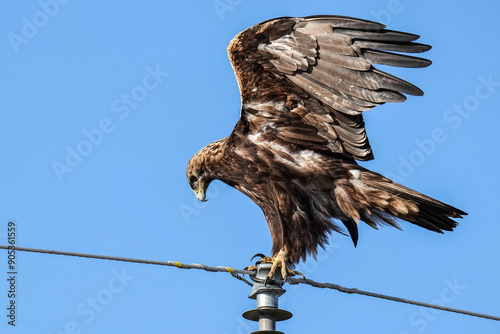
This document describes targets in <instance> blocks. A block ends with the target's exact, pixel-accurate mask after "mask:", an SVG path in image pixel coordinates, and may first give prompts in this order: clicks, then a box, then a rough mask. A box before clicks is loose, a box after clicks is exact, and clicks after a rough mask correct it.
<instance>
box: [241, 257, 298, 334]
mask: <svg viewBox="0 0 500 334" xmlns="http://www.w3.org/2000/svg"><path fill="white" fill-rule="evenodd" d="M271 266H272V265H271V264H270V263H258V264H257V273H256V274H255V279H253V278H252V279H253V280H254V284H253V287H252V291H251V292H250V295H249V296H248V298H250V299H256V300H257V308H256V309H254V310H250V311H246V312H244V313H243V318H245V319H247V320H251V321H258V322H259V330H258V331H255V332H252V333H250V334H284V333H283V332H279V331H277V330H276V321H283V320H288V319H290V318H291V317H292V313H290V312H288V311H285V310H280V309H279V308H278V299H279V297H280V296H281V295H282V294H284V293H285V292H286V290H285V289H283V288H282V286H283V284H282V283H279V282H276V281H274V280H273V281H269V282H267V284H266V285H264V281H265V279H266V277H267V274H269V270H270V269H271ZM279 275H280V274H279V273H278V271H276V275H275V276H277V277H276V278H278V279H280V278H281V277H280V276H279Z"/></svg>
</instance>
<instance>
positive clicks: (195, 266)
mask: <svg viewBox="0 0 500 334" xmlns="http://www.w3.org/2000/svg"><path fill="white" fill-rule="evenodd" d="M0 249H9V246H4V245H0ZM15 250H16V251H23V252H32V253H42V254H52V255H66V256H76V257H86V258H89V259H100V260H110V261H121V262H131V263H143V264H154V265H158V266H169V267H177V268H180V269H201V270H205V271H210V272H226V273H230V274H231V275H232V276H233V277H235V278H237V279H239V280H240V281H243V282H245V283H247V284H248V285H250V286H251V285H253V284H252V283H251V282H249V281H248V280H246V279H245V278H243V277H241V276H239V274H242V275H252V274H253V271H248V270H238V269H233V268H231V267H222V266H219V267H211V266H207V265H204V264H197V263H190V264H183V263H180V262H177V261H153V260H141V259H131V258H126V257H118V256H108V255H95V254H86V253H74V252H64V251H55V250H49V249H38V248H28V247H17V246H16V247H15Z"/></svg>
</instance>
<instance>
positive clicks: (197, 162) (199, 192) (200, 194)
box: [186, 151, 212, 202]
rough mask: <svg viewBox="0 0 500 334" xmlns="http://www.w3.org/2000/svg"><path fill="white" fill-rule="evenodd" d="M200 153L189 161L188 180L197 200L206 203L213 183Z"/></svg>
mask: <svg viewBox="0 0 500 334" xmlns="http://www.w3.org/2000/svg"><path fill="white" fill-rule="evenodd" d="M200 153H201V151H200V152H198V153H197V154H196V155H194V156H193V157H192V158H191V160H189V162H188V165H187V169H186V175H187V178H188V182H189V186H190V187H191V190H193V191H194V193H195V195H196V198H198V199H199V200H200V201H202V202H205V201H206V198H205V197H206V194H207V189H208V186H209V184H210V182H211V181H212V179H211V177H210V172H209V171H208V170H207V168H206V166H205V163H204V162H203V160H204V159H202V157H201V156H200Z"/></svg>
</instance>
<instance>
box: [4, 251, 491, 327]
mask: <svg viewBox="0 0 500 334" xmlns="http://www.w3.org/2000/svg"><path fill="white" fill-rule="evenodd" d="M0 249H9V246H4V245H0ZM15 250H16V251H23V252H33V253H43V254H53V255H66V256H76V257H85V258H91V259H101V260H110V261H122V262H131V263H143V264H154V265H159V266H169V267H177V268H180V269H201V270H205V271H210V272H226V273H230V274H231V275H232V276H233V277H235V278H236V279H238V280H240V281H243V282H245V283H246V284H248V285H250V286H252V285H253V284H252V283H251V282H249V281H248V280H246V279H245V278H243V277H241V276H240V275H249V276H250V277H252V276H253V275H254V274H255V272H254V271H248V270H239V269H233V268H231V267H224V266H218V267H212V266H207V265H204V264H197V263H190V264H183V263H180V262H177V261H153V260H141V259H132V258H125V257H117V256H107V255H95V254H86V253H74V252H64V251H55V250H47V249H37V248H27V247H17V246H16V247H15ZM286 282H287V283H289V284H292V285H297V284H307V285H310V286H313V287H316V288H322V289H333V290H337V291H339V292H343V293H348V294H358V295H364V296H369V297H374V298H380V299H386V300H392V301H395V302H398V303H405V304H411V305H417V306H423V307H428V308H434V309H437V310H442V311H447V312H454V313H459V314H465V315H470V316H473V317H479V318H484V319H490V320H495V321H500V317H497V316H493V315H488V314H482V313H477V312H470V311H465V310H460V309H456V308H451V307H446V306H440V305H434V304H429V303H424V302H419V301H415V300H410V299H404V298H399V297H394V296H389V295H384V294H380V293H375V292H369V291H363V290H358V289H355V288H346V287H343V286H340V285H338V284H333V283H319V282H316V281H313V280H310V279H306V278H287V280H286Z"/></svg>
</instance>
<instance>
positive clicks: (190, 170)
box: [187, 16, 466, 263]
mask: <svg viewBox="0 0 500 334" xmlns="http://www.w3.org/2000/svg"><path fill="white" fill-rule="evenodd" d="M418 38H419V36H417V35H414V34H408V33H403V32H398V31H392V30H387V29H385V26H384V25H382V24H379V23H376V22H371V21H366V20H361V19H355V18H349V17H342V16H310V17H303V18H288V17H285V18H277V19H273V20H269V21H266V22H263V23H260V24H257V25H255V26H253V27H251V28H249V29H247V30H244V31H243V32H241V33H239V34H238V35H237V36H236V37H235V38H234V39H233V40H232V41H231V42H230V43H229V46H228V55H229V59H230V60H231V64H232V66H233V70H234V72H235V74H236V77H237V80H238V85H239V89H240V94H241V102H242V106H241V116H240V119H239V121H238V123H237V124H236V126H235V128H234V130H233V132H232V133H231V134H230V135H229V136H228V137H227V138H224V139H221V140H218V141H215V142H213V143H211V144H209V145H208V146H206V147H205V148H203V149H201V150H200V151H199V152H198V153H197V154H196V155H194V156H193V157H192V158H191V160H190V161H189V163H188V166H187V177H188V180H189V183H190V186H191V188H192V189H193V191H194V192H195V194H196V196H197V197H198V199H200V200H202V201H204V200H205V194H206V190H207V188H208V186H209V184H210V182H211V181H212V180H215V179H218V180H221V181H222V182H225V183H227V184H228V185H230V186H232V187H234V188H236V189H238V190H239V191H241V192H242V193H244V194H245V195H247V196H248V197H250V198H251V199H252V200H253V201H254V202H255V203H256V204H257V205H258V206H259V207H260V208H261V209H262V211H263V212H264V215H265V217H266V220H267V224H268V226H269V229H270V230H271V235H272V240H273V246H272V253H273V257H280V258H281V259H282V260H285V261H289V262H292V263H297V262H299V261H300V260H305V259H306V257H307V256H308V255H313V256H314V255H316V254H317V251H318V247H323V246H324V245H325V244H326V243H327V242H328V237H329V234H330V233H331V232H332V231H336V232H340V233H344V231H343V228H341V227H340V226H339V225H338V224H337V223H336V221H338V222H341V223H342V224H343V225H344V226H345V227H346V228H347V230H348V232H349V234H350V236H351V238H352V240H353V242H354V244H356V243H357V240H358V228H357V224H358V222H359V221H364V222H365V223H367V224H368V225H370V226H371V227H373V228H377V226H378V225H391V226H395V227H398V225H397V223H396V222H395V219H394V218H399V219H402V220H406V221H408V222H411V223H413V224H416V225H418V226H421V227H424V228H426V229H429V230H432V231H435V232H440V233H442V231H443V230H447V231H451V230H452V229H453V228H454V227H455V226H457V223H456V222H455V221H454V220H453V219H451V218H461V217H462V215H465V214H466V213H465V212H463V211H461V210H459V209H457V208H454V207H452V206H450V205H448V204H445V203H442V202H440V201H438V200H435V199H433V198H431V197H428V196H425V195H423V194H421V193H418V192H416V191H414V190H411V189H409V188H406V187H404V186H402V185H400V184H398V183H395V182H393V181H391V180H389V179H387V178H385V177H384V176H382V175H380V174H378V173H375V172H372V171H369V170H367V169H365V168H363V167H361V166H359V165H358V164H357V163H356V160H370V159H373V153H372V149H371V146H370V143H369V141H368V138H367V136H366V131H365V126H364V121H363V116H362V113H363V112H364V111H367V110H370V109H372V108H374V107H375V106H377V105H380V104H383V103H385V102H403V101H405V100H406V97H405V95H404V94H410V95H422V94H423V93H422V91H421V90H420V89H419V88H417V87H415V86H414V85H412V84H411V83H408V82H406V81H404V80H402V79H400V78H397V77H395V76H392V75H390V74H387V73H385V72H383V71H380V70H378V69H376V68H375V67H374V65H375V64H382V65H390V66H399V67H425V66H428V65H430V63H431V62H430V61H429V60H427V59H423V58H419V57H413V56H408V55H404V54H401V52H403V53H418V52H424V51H427V50H429V49H430V48H431V47H430V46H428V45H425V44H419V43H415V42H414V40H416V39H418Z"/></svg>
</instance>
